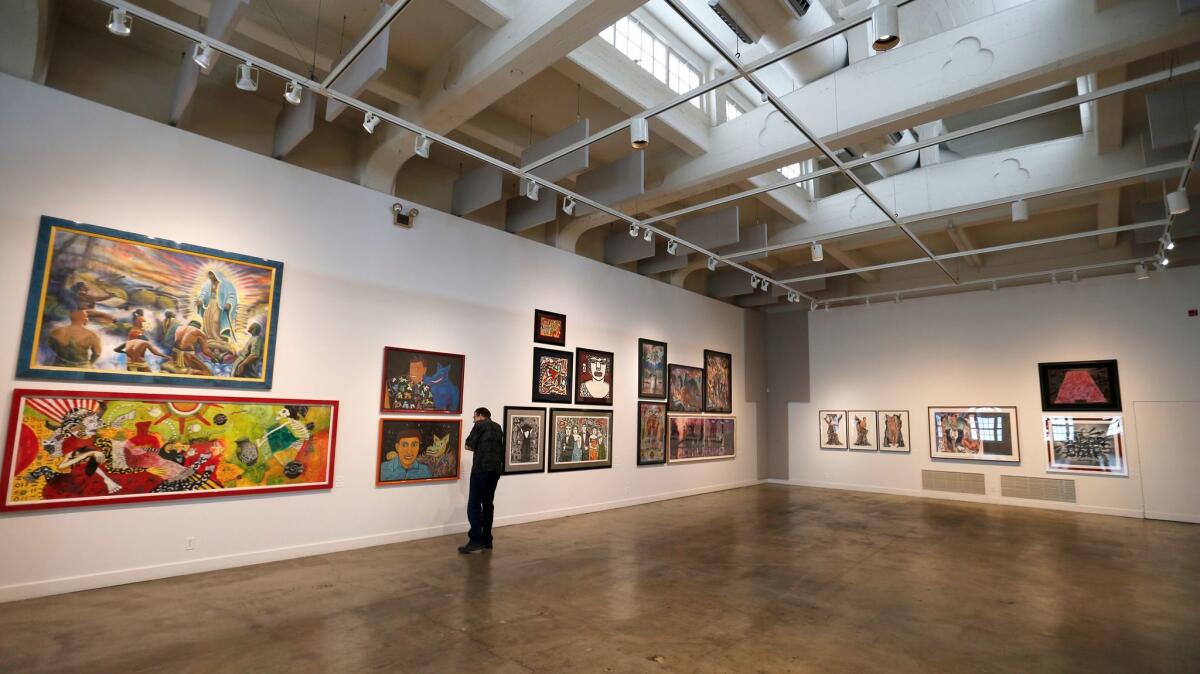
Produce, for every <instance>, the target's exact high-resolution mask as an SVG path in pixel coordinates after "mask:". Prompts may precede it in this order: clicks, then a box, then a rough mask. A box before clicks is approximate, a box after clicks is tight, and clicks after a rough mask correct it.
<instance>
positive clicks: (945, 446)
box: [929, 406, 1021, 463]
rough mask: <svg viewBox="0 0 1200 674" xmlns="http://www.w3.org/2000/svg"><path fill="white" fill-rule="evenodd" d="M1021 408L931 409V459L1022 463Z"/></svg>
mask: <svg viewBox="0 0 1200 674" xmlns="http://www.w3.org/2000/svg"><path fill="white" fill-rule="evenodd" d="M1018 437H1019V436H1018V433H1017V408H1016V407H1012V406H998V407H989V406H979V407H930V408H929V456H930V458H934V459H970V460H974V461H1008V462H1011V463H1020V461H1021V447H1020V442H1019V440H1018Z"/></svg>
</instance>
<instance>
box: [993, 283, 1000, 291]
mask: <svg viewBox="0 0 1200 674" xmlns="http://www.w3.org/2000/svg"><path fill="white" fill-rule="evenodd" d="M999 289H1000V286H998V285H996V282H995V281H992V291H993V292H995V291H997V290H999Z"/></svg>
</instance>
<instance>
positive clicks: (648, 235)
mask: <svg viewBox="0 0 1200 674" xmlns="http://www.w3.org/2000/svg"><path fill="white" fill-rule="evenodd" d="M643 238H644V239H646V241H653V240H654V230H652V229H650V228H648V227H647V228H646V235H645V236H644V237H643Z"/></svg>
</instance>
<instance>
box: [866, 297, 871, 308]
mask: <svg viewBox="0 0 1200 674" xmlns="http://www.w3.org/2000/svg"><path fill="white" fill-rule="evenodd" d="M867 308H868V309H870V308H871V298H870V297H868V298H867Z"/></svg>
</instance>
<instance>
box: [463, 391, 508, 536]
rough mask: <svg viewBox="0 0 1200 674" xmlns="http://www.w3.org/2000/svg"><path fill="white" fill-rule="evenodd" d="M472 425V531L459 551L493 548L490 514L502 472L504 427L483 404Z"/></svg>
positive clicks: (469, 505)
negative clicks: (473, 455) (473, 458)
mask: <svg viewBox="0 0 1200 674" xmlns="http://www.w3.org/2000/svg"><path fill="white" fill-rule="evenodd" d="M474 419H475V427H474V428H472V429H471V434H470V435H468V436H467V442H466V445H467V449H468V450H469V451H472V452H475V460H474V461H473V462H472V465H471V492H470V494H469V495H468V496H467V521H468V522H470V523H471V531H470V532H469V533H468V534H467V536H468V539H469V540H468V541H467V544H466V545H463V546H461V547H459V548H458V551H459V553H461V554H464V555H469V554H471V553H472V552H479V551H480V550H491V549H492V515H493V513H494V512H495V508H494V507H493V505H492V499H493V498H495V496H496V485H497V484H499V483H500V473H501V472H503V471H504V429H503V428H501V426H500V424H498V423H496V422H494V421H492V413H491V412H489V411H488V408H486V407H480V408H479V409H477V410H475V417H474Z"/></svg>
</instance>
